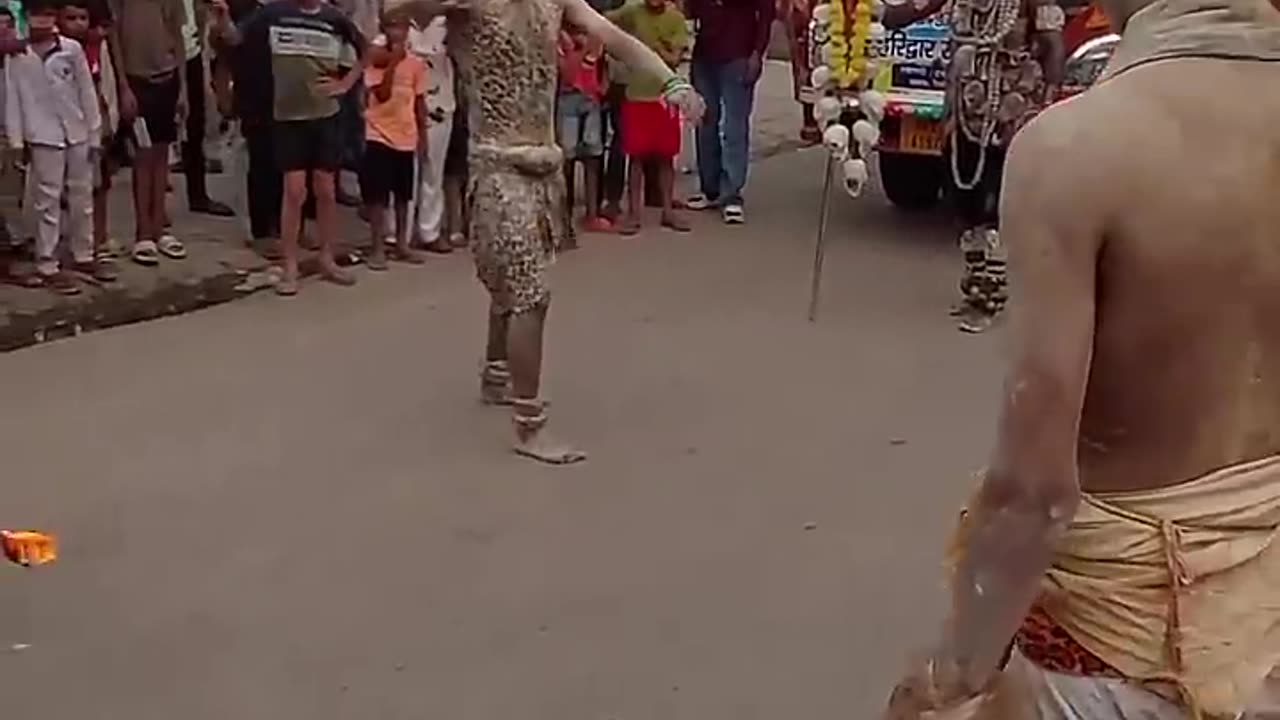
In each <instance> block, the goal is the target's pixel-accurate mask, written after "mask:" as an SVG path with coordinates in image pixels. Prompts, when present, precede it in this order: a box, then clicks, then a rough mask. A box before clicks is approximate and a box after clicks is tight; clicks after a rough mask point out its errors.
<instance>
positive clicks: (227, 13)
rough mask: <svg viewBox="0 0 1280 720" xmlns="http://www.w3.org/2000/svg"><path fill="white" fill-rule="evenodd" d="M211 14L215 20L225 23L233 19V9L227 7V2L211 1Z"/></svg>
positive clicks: (221, 0)
mask: <svg viewBox="0 0 1280 720" xmlns="http://www.w3.org/2000/svg"><path fill="white" fill-rule="evenodd" d="M209 12H210V14H212V15H213V18H214V20H216V21H218V22H223V21H225V20H227V19H228V18H229V17H231V8H230V7H228V6H227V0H209Z"/></svg>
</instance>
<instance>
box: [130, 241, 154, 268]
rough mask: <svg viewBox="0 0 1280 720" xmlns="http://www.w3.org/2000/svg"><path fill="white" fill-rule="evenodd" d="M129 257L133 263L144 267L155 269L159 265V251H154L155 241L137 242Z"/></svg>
mask: <svg viewBox="0 0 1280 720" xmlns="http://www.w3.org/2000/svg"><path fill="white" fill-rule="evenodd" d="M129 256H130V257H131V258H132V259H133V261H134V262H136V263H138V264H139V265H143V266H145V267H155V266H156V265H159V264H160V251H159V250H158V249H156V244H155V241H153V240H139V241H138V242H136V243H134V244H133V251H132V252H130V253H129Z"/></svg>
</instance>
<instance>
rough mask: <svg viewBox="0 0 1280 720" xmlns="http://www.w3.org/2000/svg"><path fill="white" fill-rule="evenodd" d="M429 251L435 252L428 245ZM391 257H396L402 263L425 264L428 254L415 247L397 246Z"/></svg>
mask: <svg viewBox="0 0 1280 720" xmlns="http://www.w3.org/2000/svg"><path fill="white" fill-rule="evenodd" d="M427 251H428V252H434V251H432V250H431V247H430V246H428V247H427ZM446 254H447V253H446ZM391 257H393V258H395V259H396V260H398V261H400V262H402V263H409V264H410V265H424V264H426V262H427V256H426V255H423V254H422V253H420V252H418V251H417V250H414V249H413V248H407V247H398V248H395V249H394V250H392V251H391Z"/></svg>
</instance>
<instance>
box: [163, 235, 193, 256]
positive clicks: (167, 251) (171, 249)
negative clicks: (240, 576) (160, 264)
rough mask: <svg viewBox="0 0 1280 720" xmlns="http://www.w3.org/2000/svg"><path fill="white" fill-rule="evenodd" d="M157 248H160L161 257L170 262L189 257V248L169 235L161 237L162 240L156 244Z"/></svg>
mask: <svg viewBox="0 0 1280 720" xmlns="http://www.w3.org/2000/svg"><path fill="white" fill-rule="evenodd" d="M156 247H157V248H159V250H160V254H161V255H164V256H165V257H167V258H169V259H170V260H185V259H186V257H187V246H186V245H183V244H182V241H181V240H179V239H178V238H176V237H174V236H172V235H170V234H169V233H165V234H163V235H161V236H160V240H159V241H157V242H156Z"/></svg>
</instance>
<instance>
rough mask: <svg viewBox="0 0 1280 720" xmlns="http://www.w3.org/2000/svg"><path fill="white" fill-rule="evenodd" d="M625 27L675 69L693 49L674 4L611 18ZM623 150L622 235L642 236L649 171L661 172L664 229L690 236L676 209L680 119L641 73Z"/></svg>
mask: <svg viewBox="0 0 1280 720" xmlns="http://www.w3.org/2000/svg"><path fill="white" fill-rule="evenodd" d="M609 18H610V19H611V20H613V21H614V22H615V23H616V24H617V25H618V26H619V27H621V28H623V29H624V30H626V31H627V32H629V33H631V34H632V35H634V36H635V37H636V38H637V39H639V40H640V41H641V42H643V43H644V44H645V45H647V46H649V48H650V49H652V50H653V51H654V52H656V53H658V55H660V56H661V57H662V59H663V60H665V61H666V63H667V64H668V65H669V66H671V67H672V68H676V67H678V66H679V65H680V61H681V60H682V59H683V57H684V53H685V49H686V47H687V46H688V44H689V28H688V26H687V24H686V23H685V17H684V13H682V12H680V9H679V8H678V7H677V6H676V5H675V4H674V3H673V2H671V1H670V0H642V1H641V2H632V3H628V4H627V5H624V6H623V7H621V8H618V9H617V10H614V11H612V12H610V13H609ZM621 119H622V148H623V152H624V153H626V155H627V159H628V165H629V168H628V178H627V200H628V208H627V216H626V218H625V219H624V220H623V221H622V233H623V234H625V235H634V234H636V233H637V232H639V231H640V215H641V212H642V211H643V208H644V171H645V166H646V165H650V166H656V169H657V172H658V184H659V187H660V190H661V194H662V225H663V226H664V227H667V228H670V229H672V230H675V231H677V232H688V231H689V229H690V227H689V223H688V221H686V220H685V219H684V218H683V217H681V216H680V215H679V213H677V212H676V210H675V208H674V206H673V204H672V191H673V186H674V184H675V158H676V156H677V155H679V154H680V115H679V113H678V112H676V110H675V108H673V107H670V106H668V105H667V104H666V102H664V101H663V100H662V82H661V81H660V80H658V79H657V78H653V77H650V76H648V75H645V74H644V73H641V72H635V71H632V72H631V73H629V75H628V77H627V97H626V100H625V101H624V102H623V105H622V118H621Z"/></svg>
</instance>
